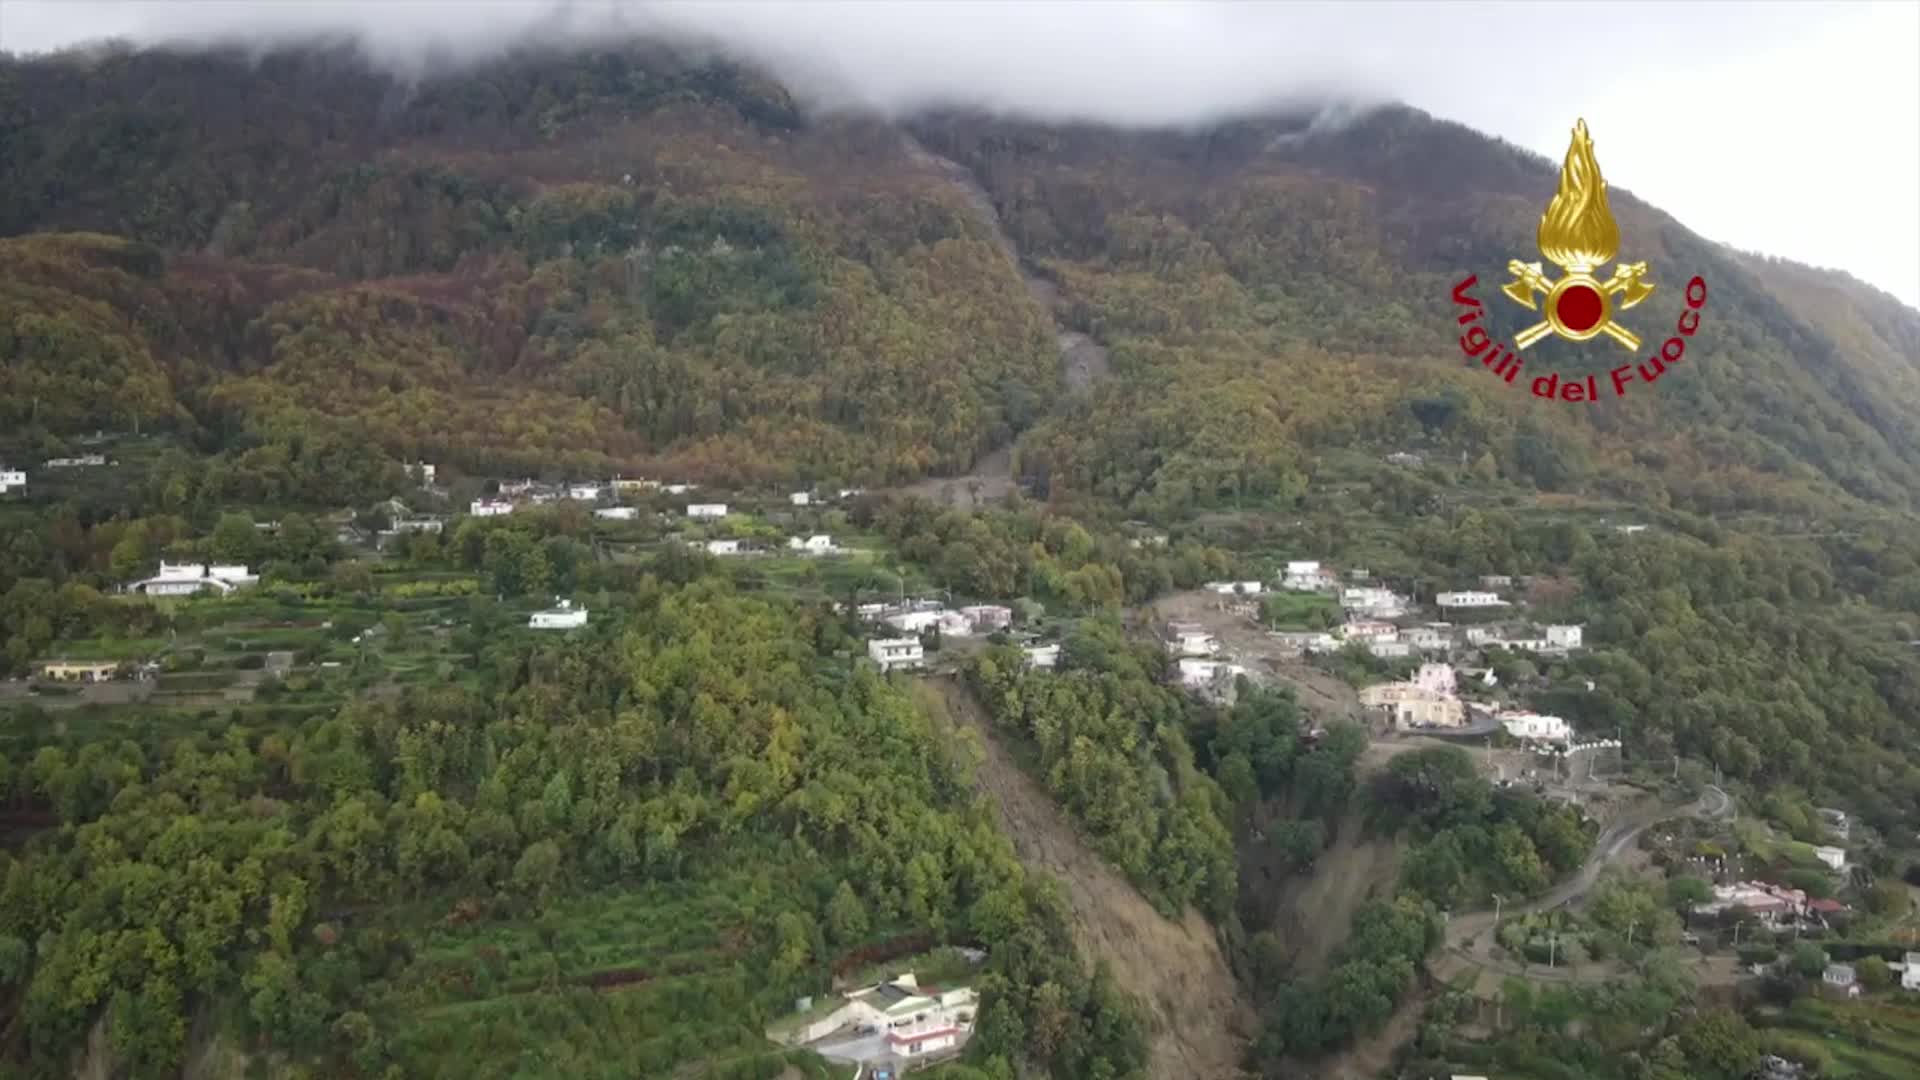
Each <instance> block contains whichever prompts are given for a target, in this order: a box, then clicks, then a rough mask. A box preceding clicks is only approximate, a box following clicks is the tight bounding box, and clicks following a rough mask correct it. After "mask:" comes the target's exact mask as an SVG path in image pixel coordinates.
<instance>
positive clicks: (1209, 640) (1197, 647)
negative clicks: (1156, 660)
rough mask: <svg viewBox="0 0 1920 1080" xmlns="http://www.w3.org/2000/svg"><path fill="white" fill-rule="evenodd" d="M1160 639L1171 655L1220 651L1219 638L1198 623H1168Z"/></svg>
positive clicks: (1190, 654)
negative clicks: (1164, 634) (1164, 633)
mask: <svg viewBox="0 0 1920 1080" xmlns="http://www.w3.org/2000/svg"><path fill="white" fill-rule="evenodd" d="M1161 641H1162V642H1163V643H1164V644H1165V646H1166V649H1167V653H1168V655H1171V656H1212V655H1213V654H1215V653H1217V652H1219V651H1220V640H1219V639H1218V638H1216V637H1214V636H1213V635H1212V634H1211V633H1208V632H1207V628H1206V627H1204V626H1202V625H1200V624H1199V623H1190V622H1173V623H1168V624H1167V631H1166V636H1165V637H1164V638H1162V639H1161Z"/></svg>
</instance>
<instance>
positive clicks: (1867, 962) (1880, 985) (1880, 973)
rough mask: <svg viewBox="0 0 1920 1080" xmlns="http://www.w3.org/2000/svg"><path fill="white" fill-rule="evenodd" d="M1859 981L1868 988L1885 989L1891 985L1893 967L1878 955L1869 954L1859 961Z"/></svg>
mask: <svg viewBox="0 0 1920 1080" xmlns="http://www.w3.org/2000/svg"><path fill="white" fill-rule="evenodd" d="M1860 981H1861V982H1863V983H1865V984H1867V989H1869V990H1885V989H1886V988H1887V987H1889V986H1892V985H1893V969H1892V968H1889V967H1888V966H1887V962H1886V961H1885V960H1883V959H1881V958H1880V957H1878V956H1869V957H1867V958H1866V959H1864V960H1862V961H1860Z"/></svg>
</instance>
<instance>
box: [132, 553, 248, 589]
mask: <svg viewBox="0 0 1920 1080" xmlns="http://www.w3.org/2000/svg"><path fill="white" fill-rule="evenodd" d="M259 580H260V577H259V575H257V574H255V573H253V572H252V571H251V570H249V569H248V568H247V567H245V566H231V565H230V566H204V565H202V564H200V563H170V562H166V561H165V560H162V561H161V563H160V570H159V572H158V573H156V574H154V575H153V576H152V577H149V578H143V579H141V580H139V581H135V582H133V583H131V584H129V585H128V586H127V591H128V592H137V593H145V594H147V595H148V596H188V595H191V594H193V593H197V592H203V591H211V592H217V593H220V594H222V595H224V594H226V593H230V592H232V591H233V590H235V589H239V588H244V587H246V586H248V585H252V584H255V583H257V582H258V581H259Z"/></svg>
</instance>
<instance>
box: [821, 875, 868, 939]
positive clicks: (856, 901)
mask: <svg viewBox="0 0 1920 1080" xmlns="http://www.w3.org/2000/svg"><path fill="white" fill-rule="evenodd" d="M867 925H868V924H867V908H866V905H865V904H862V903H861V902H860V897H859V895H858V894H856V893H855V892H854V891H853V886H852V885H850V884H848V883H847V882H845V881H842V882H841V883H840V887H839V888H837V889H835V890H834V891H833V899H832V900H830V901H828V902H827V933H828V934H830V935H832V937H833V942H834V944H836V945H852V944H855V943H857V942H859V941H860V940H861V939H862V938H864V937H866V934H867Z"/></svg>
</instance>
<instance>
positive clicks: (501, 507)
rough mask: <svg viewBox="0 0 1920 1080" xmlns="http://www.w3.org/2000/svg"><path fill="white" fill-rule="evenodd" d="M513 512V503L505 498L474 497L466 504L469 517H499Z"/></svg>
mask: <svg viewBox="0 0 1920 1080" xmlns="http://www.w3.org/2000/svg"><path fill="white" fill-rule="evenodd" d="M511 513H513V504H512V503H510V502H508V501H507V500H505V499H475V500H473V502H471V503H469V504H468V505H467V514H468V515H469V516H471V517H500V516H502V515H504V514H511Z"/></svg>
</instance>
